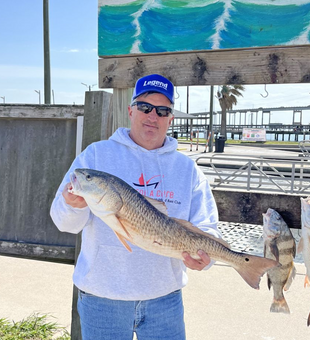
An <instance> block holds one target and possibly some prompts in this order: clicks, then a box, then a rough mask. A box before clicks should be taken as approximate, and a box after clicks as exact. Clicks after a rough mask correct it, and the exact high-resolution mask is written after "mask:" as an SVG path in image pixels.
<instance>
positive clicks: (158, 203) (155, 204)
mask: <svg viewBox="0 0 310 340" xmlns="http://www.w3.org/2000/svg"><path fill="white" fill-rule="evenodd" d="M143 197H144V198H145V199H146V200H147V201H148V202H149V203H151V204H152V206H153V207H155V208H156V209H157V210H159V211H160V212H161V213H163V214H165V215H167V216H168V209H167V206H166V204H165V203H164V202H161V201H158V200H155V199H154V198H150V197H146V196H143Z"/></svg>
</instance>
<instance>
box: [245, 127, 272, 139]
mask: <svg viewBox="0 0 310 340" xmlns="http://www.w3.org/2000/svg"><path fill="white" fill-rule="evenodd" d="M242 141H244V142H266V129H249V128H243V129H242Z"/></svg>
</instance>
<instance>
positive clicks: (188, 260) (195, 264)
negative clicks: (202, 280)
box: [182, 250, 211, 271]
mask: <svg viewBox="0 0 310 340" xmlns="http://www.w3.org/2000/svg"><path fill="white" fill-rule="evenodd" d="M197 254H198V256H199V257H200V260H195V259H193V258H192V257H191V256H190V255H189V253H187V252H186V251H184V252H183V253H182V256H183V257H184V261H183V263H184V264H185V266H186V267H187V268H190V269H193V270H199V271H200V270H203V268H204V267H206V266H207V265H208V264H209V263H210V261H211V259H210V257H209V255H208V254H206V253H205V252H204V251H202V250H198V252H197Z"/></svg>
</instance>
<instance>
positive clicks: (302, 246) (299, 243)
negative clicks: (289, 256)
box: [297, 237, 304, 254]
mask: <svg viewBox="0 0 310 340" xmlns="http://www.w3.org/2000/svg"><path fill="white" fill-rule="evenodd" d="M303 248H304V239H303V237H301V239H300V240H299V242H298V246H297V254H299V253H301V252H302V250H303Z"/></svg>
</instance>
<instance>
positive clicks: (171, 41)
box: [98, 0, 310, 56]
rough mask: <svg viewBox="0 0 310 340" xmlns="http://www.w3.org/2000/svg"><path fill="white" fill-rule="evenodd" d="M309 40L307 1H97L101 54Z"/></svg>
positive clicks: (309, 27) (109, 54)
mask: <svg viewBox="0 0 310 340" xmlns="http://www.w3.org/2000/svg"><path fill="white" fill-rule="evenodd" d="M309 43H310V0H179V1H178V0H135V1H132V0H98V54H99V56H112V55H128V54H136V53H159V52H175V51H193V50H210V49H228V48H242V47H260V46H276V45H304V44H309Z"/></svg>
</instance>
